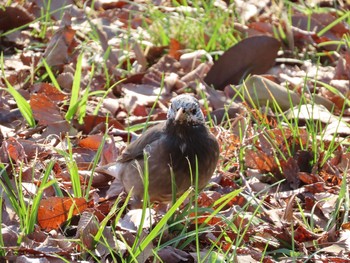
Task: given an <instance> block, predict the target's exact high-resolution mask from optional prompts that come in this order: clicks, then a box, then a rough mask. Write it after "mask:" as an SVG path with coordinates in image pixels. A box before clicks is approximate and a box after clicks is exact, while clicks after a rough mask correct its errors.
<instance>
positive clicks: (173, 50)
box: [169, 38, 181, 60]
mask: <svg viewBox="0 0 350 263" xmlns="http://www.w3.org/2000/svg"><path fill="white" fill-rule="evenodd" d="M180 49H181V44H180V42H179V41H177V40H176V39H174V38H172V39H170V45H169V56H171V57H173V58H175V59H176V60H179V59H180V56H181V53H180Z"/></svg>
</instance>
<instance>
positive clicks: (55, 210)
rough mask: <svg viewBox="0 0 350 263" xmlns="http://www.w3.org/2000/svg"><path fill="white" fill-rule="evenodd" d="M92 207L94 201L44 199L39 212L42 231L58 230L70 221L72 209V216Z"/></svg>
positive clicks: (65, 198) (57, 198) (62, 198)
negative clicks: (69, 215) (69, 216)
mask: <svg viewBox="0 0 350 263" xmlns="http://www.w3.org/2000/svg"><path fill="white" fill-rule="evenodd" d="M91 205H92V201H90V202H87V201H86V200H85V198H70V197H50V198H48V199H42V200H41V201H40V205H39V210H38V224H39V226H40V227H41V228H42V229H46V230H51V229H58V228H59V227H60V225H61V224H62V223H63V222H65V221H66V220H67V219H68V214H69V211H70V209H71V208H72V207H73V208H72V209H73V213H72V215H78V214H81V213H82V212H83V211H84V210H86V209H87V208H88V207H89V206H91Z"/></svg>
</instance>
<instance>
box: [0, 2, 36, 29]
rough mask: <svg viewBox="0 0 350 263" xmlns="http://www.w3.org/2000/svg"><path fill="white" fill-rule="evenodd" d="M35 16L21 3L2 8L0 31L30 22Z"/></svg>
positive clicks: (0, 9)
mask: <svg viewBox="0 0 350 263" xmlns="http://www.w3.org/2000/svg"><path fill="white" fill-rule="evenodd" d="M34 19H35V18H34V16H33V15H32V14H30V13H29V12H28V10H26V9H25V8H24V7H22V6H20V5H11V6H7V7H5V6H4V5H2V7H1V8H0V31H8V30H10V29H13V28H17V27H20V26H22V25H25V24H28V23H30V22H32V21H33V20H34Z"/></svg>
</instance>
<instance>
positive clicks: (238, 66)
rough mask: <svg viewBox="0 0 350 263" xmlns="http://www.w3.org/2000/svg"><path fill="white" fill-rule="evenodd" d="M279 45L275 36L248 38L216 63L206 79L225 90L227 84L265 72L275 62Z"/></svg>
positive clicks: (207, 81) (215, 86)
mask: <svg viewBox="0 0 350 263" xmlns="http://www.w3.org/2000/svg"><path fill="white" fill-rule="evenodd" d="M256 47H259V48H256ZM279 47H280V43H279V41H278V40H276V39H275V38H273V37H268V36H255V37H250V38H246V39H244V40H242V41H241V42H239V43H238V44H236V45H235V46H233V47H231V48H230V49H228V50H227V51H226V52H225V53H224V54H223V55H222V56H221V57H220V58H219V60H218V61H216V62H215V63H214V65H213V67H212V68H211V69H210V71H209V72H208V74H207V76H206V77H205V78H204V81H205V82H206V83H207V84H208V85H213V86H214V88H215V89H219V90H223V89H224V88H225V86H227V85H230V84H235V85H236V84H239V83H240V82H241V81H242V80H243V79H244V78H245V77H246V76H248V75H249V74H251V75H253V74H261V73H265V72H266V71H267V70H268V69H269V68H271V67H272V66H273V64H274V63H275V59H276V57H277V51H278V49H279Z"/></svg>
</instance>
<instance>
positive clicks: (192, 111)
mask: <svg viewBox="0 0 350 263" xmlns="http://www.w3.org/2000/svg"><path fill="white" fill-rule="evenodd" d="M145 154H146V156H147V161H148V174H149V186H148V193H149V198H150V201H151V202H152V203H153V202H159V203H169V202H171V200H172V196H173V193H172V182H175V186H176V188H175V189H176V196H177V197H178V196H181V194H183V193H184V192H185V191H186V190H187V189H188V188H189V187H190V186H194V185H195V176H196V163H197V165H198V188H199V190H202V189H203V188H204V187H205V186H206V185H207V184H208V181H209V180H210V178H211V176H212V175H213V172H214V170H215V168H216V165H217V161H218V158H219V144H218V142H217V140H216V138H215V137H214V136H213V135H212V134H211V133H210V132H209V130H208V128H207V127H206V126H205V120H204V115H203V112H202V110H201V109H200V105H199V102H198V100H197V99H196V98H194V97H193V96H191V95H188V94H182V95H179V96H177V97H175V98H173V99H172V100H171V105H170V107H169V109H168V113H167V120H166V121H164V122H163V123H160V124H157V125H155V126H153V127H151V128H149V129H148V130H147V131H146V132H145V133H144V134H142V135H141V136H140V137H139V138H138V139H137V140H135V141H133V142H132V143H131V144H129V146H127V147H126V149H125V150H124V151H123V153H122V154H121V156H120V157H119V158H118V159H117V161H116V162H115V163H111V164H108V165H106V166H102V167H98V168H97V169H96V171H97V172H102V173H105V174H109V175H111V176H114V177H115V180H114V182H113V183H112V185H111V188H112V187H114V189H116V187H115V186H116V185H117V188H118V186H121V188H123V189H124V191H126V192H127V193H129V192H130V191H132V192H131V196H132V201H131V204H132V206H133V207H140V206H141V204H142V198H143V193H144V156H145ZM196 159H197V160H196ZM172 176H173V177H174V180H172ZM107 194H108V193H107Z"/></svg>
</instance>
